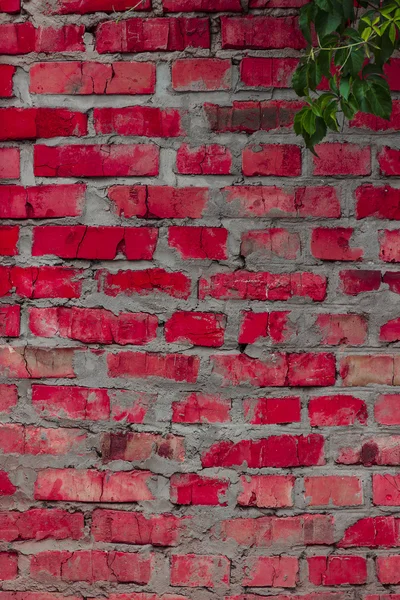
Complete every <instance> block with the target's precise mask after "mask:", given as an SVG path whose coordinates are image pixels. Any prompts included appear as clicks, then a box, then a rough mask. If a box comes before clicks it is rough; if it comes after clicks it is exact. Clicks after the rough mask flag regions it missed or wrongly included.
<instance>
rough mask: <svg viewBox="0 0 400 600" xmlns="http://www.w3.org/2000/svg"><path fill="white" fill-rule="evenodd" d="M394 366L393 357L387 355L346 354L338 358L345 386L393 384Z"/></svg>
mask: <svg viewBox="0 0 400 600" xmlns="http://www.w3.org/2000/svg"><path fill="white" fill-rule="evenodd" d="M394 367H395V364H394V357H393V356H389V355H384V354H380V355H378V354H376V355H353V356H346V357H345V358H342V359H341V360H340V376H341V377H342V380H343V385H345V386H359V385H362V386H364V385H369V384H374V383H379V384H381V385H382V384H383V385H395V380H394V379H395V377H396V375H394Z"/></svg>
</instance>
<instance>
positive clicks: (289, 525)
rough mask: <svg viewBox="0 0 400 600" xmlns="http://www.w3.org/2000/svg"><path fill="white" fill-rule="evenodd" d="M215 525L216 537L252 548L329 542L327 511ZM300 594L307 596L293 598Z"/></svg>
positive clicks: (329, 528) (329, 531) (298, 598)
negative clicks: (217, 528) (317, 513)
mask: <svg viewBox="0 0 400 600" xmlns="http://www.w3.org/2000/svg"><path fill="white" fill-rule="evenodd" d="M219 529H220V531H219V535H218V536H217V537H218V538H219V539H221V540H222V541H226V540H235V542H236V543H237V544H239V545H241V546H247V547H249V546H250V547H255V548H271V546H272V547H273V546H274V545H277V546H279V547H280V548H285V547H286V548H288V549H289V550H291V549H292V548H293V547H295V546H314V545H326V544H328V545H329V544H332V543H333V517H332V516H331V515H316V514H312V515H299V516H296V517H275V516H264V517H258V518H243V519H238V518H236V519H230V520H228V521H222V522H221V524H220V526H219ZM295 598H296V597H295ZM300 598H307V596H298V597H297V600H300ZM315 600H316V599H315Z"/></svg>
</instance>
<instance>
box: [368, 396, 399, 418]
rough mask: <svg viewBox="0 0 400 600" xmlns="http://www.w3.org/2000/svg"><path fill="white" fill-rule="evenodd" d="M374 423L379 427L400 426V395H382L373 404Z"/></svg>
mask: <svg viewBox="0 0 400 600" xmlns="http://www.w3.org/2000/svg"><path fill="white" fill-rule="evenodd" d="M374 410H375V421H376V422H377V423H380V424H381V425H400V394H382V395H380V396H378V398H377V400H376V402H375V409H374Z"/></svg>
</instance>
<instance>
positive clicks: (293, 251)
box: [240, 227, 301, 260]
mask: <svg viewBox="0 0 400 600" xmlns="http://www.w3.org/2000/svg"><path fill="white" fill-rule="evenodd" d="M240 253H241V254H243V256H246V257H247V256H251V255H252V254H257V255H258V254H260V255H261V256H265V258H275V257H277V258H284V259H285V260H295V259H297V258H299V257H300V253H301V241H300V236H299V234H298V233H292V232H290V231H288V230H287V229H282V228H280V227H276V228H274V229H256V230H253V231H246V232H245V233H243V234H242V244H241V246H240Z"/></svg>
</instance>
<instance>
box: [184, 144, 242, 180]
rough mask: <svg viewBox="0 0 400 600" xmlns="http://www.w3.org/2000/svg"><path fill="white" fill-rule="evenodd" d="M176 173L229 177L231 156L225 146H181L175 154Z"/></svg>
mask: <svg viewBox="0 0 400 600" xmlns="http://www.w3.org/2000/svg"><path fill="white" fill-rule="evenodd" d="M176 168H177V171H178V173H182V174H187V175H229V174H230V172H231V168H232V155H231V152H230V150H229V149H228V148H225V146H218V144H210V145H208V146H199V147H197V148H191V147H190V146H189V145H188V144H182V146H181V147H180V148H179V150H178V152H177V153H176Z"/></svg>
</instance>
